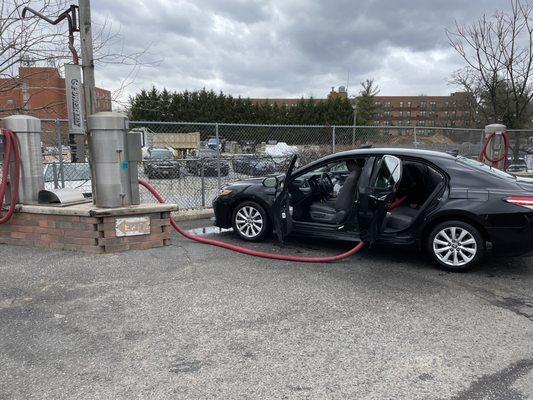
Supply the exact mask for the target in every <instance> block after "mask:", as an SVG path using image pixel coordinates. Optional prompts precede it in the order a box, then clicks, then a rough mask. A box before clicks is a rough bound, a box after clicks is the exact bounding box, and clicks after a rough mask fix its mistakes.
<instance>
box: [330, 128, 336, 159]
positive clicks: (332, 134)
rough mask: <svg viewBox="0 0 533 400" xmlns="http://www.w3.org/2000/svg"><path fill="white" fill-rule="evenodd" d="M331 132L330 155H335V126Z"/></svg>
mask: <svg viewBox="0 0 533 400" xmlns="http://www.w3.org/2000/svg"><path fill="white" fill-rule="evenodd" d="M332 128H333V129H332V130H331V152H332V153H335V147H336V146H335V140H336V138H335V125H333V126H332Z"/></svg>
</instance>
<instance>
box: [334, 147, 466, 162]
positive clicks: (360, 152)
mask: <svg viewBox="0 0 533 400" xmlns="http://www.w3.org/2000/svg"><path fill="white" fill-rule="evenodd" d="M374 154H376V155H379V154H390V155H392V156H412V157H423V158H444V159H448V160H454V159H455V158H456V157H455V156H452V155H451V154H448V153H445V152H443V151H435V150H422V149H406V148H401V147H376V148H367V149H353V150H347V151H342V152H340V153H335V154H332V155H331V156H330V157H339V156H341V157H343V156H346V157H349V156H354V157H357V156H364V155H374Z"/></svg>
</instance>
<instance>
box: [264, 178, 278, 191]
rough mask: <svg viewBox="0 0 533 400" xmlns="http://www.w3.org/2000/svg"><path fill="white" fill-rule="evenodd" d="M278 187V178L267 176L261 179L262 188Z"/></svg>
mask: <svg viewBox="0 0 533 400" xmlns="http://www.w3.org/2000/svg"><path fill="white" fill-rule="evenodd" d="M278 185H279V181H278V178H277V177H275V176H269V177H266V178H265V179H263V186H264V187H267V188H277V187H278Z"/></svg>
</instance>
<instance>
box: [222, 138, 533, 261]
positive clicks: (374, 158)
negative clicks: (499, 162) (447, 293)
mask: <svg viewBox="0 0 533 400" xmlns="http://www.w3.org/2000/svg"><path fill="white" fill-rule="evenodd" d="M295 159H296V157H294V159H293V160H292V162H291V165H290V166H289V168H288V170H287V173H286V174H285V175H282V176H271V177H267V178H252V179H247V180H243V181H239V182H235V183H233V184H231V185H228V186H226V187H224V188H223V189H222V190H221V192H220V194H219V195H218V197H217V198H216V199H215V200H214V201H213V207H214V211H215V225H216V226H219V227H222V228H229V227H233V229H234V231H235V232H236V233H237V235H239V236H240V237H241V238H242V239H244V240H247V241H258V240H261V239H263V238H265V236H267V235H268V234H269V232H271V231H272V230H274V231H275V232H276V235H277V236H278V238H279V239H280V240H282V241H283V238H284V237H285V236H287V235H289V234H298V235H305V236H306V237H314V238H319V239H333V240H349V241H360V240H364V241H365V242H366V243H367V245H372V243H374V242H376V243H377V242H379V243H382V244H388V245H406V246H410V245H418V246H419V247H420V248H421V249H423V250H426V251H427V252H428V253H429V254H430V255H431V257H432V258H433V260H434V261H435V262H436V263H437V264H438V265H439V266H441V267H442V268H444V269H448V270H454V271H463V270H467V269H468V268H470V267H472V266H473V265H474V264H476V262H478V261H479V260H480V259H481V258H482V256H483V254H484V253H485V251H486V249H487V245H488V244H489V243H490V244H491V247H492V251H493V253H497V252H501V253H507V254H511V255H523V254H526V253H529V252H531V251H532V250H533V180H530V179H525V178H520V177H515V176H512V175H509V174H507V173H505V172H503V171H500V170H498V169H495V168H491V167H489V166H487V165H485V164H482V163H480V162H478V161H475V160H471V159H468V158H465V157H461V156H453V155H450V154H447V153H441V152H434V151H425V150H412V149H385V148H381V149H377V148H376V149H357V150H351V151H346V152H342V153H337V154H334V155H331V156H328V157H324V158H322V159H320V160H318V161H315V162H313V163H311V164H309V165H307V166H305V167H303V168H299V169H297V170H294V164H295V161H296V160H295Z"/></svg>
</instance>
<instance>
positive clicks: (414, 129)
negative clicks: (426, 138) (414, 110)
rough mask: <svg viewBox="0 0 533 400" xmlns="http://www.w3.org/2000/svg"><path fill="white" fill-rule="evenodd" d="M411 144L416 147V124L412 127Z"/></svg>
mask: <svg viewBox="0 0 533 400" xmlns="http://www.w3.org/2000/svg"><path fill="white" fill-rule="evenodd" d="M413 146H415V148H417V147H418V140H416V126H414V127H413Z"/></svg>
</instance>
